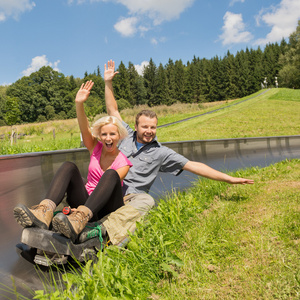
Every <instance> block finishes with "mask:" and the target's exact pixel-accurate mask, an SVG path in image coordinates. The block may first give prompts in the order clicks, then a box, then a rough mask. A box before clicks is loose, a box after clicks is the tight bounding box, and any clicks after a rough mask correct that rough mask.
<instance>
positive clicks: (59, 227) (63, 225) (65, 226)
mask: <svg viewBox="0 0 300 300" xmlns="http://www.w3.org/2000/svg"><path fill="white" fill-rule="evenodd" d="M52 226H53V228H54V230H55V231H56V232H59V233H61V234H63V235H64V236H66V237H67V238H69V239H71V241H72V242H73V243H74V242H75V241H76V238H77V234H76V233H75V231H74V230H73V228H72V225H71V223H70V222H69V220H68V218H67V216H66V215H64V214H63V213H58V214H57V215H55V216H54V218H53V219H52Z"/></svg>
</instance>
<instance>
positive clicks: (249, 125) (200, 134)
mask: <svg viewBox="0 0 300 300" xmlns="http://www.w3.org/2000/svg"><path fill="white" fill-rule="evenodd" d="M286 90H287V89H286ZM287 91H288V93H287V94H286V96H285V98H284V97H283V95H284V93H285V92H286V91H285V90H284V91H279V93H280V94H281V95H282V96H281V97H282V98H281V99H279V100H277V99H276V95H278V91H277V89H272V90H270V91H268V92H267V93H265V94H263V95H261V96H259V97H257V98H253V99H251V100H249V101H247V102H244V103H241V104H239V105H236V106H233V107H230V108H227V109H224V110H221V111H218V112H215V113H213V114H209V115H205V116H201V117H200V118H195V119H192V120H190V121H187V122H183V123H179V124H176V125H172V126H169V127H165V128H161V129H159V131H158V134H157V135H158V138H159V140H160V141H161V142H166V141H179V140H206V139H222V138H238V137H262V136H282V135H298V134H299V132H300V122H299V112H300V93H299V91H298V90H287ZM289 96H291V97H294V98H293V99H296V98H297V99H298V100H297V101H295V100H294V101H287V99H288V98H287V97H289ZM274 97H275V98H274Z"/></svg>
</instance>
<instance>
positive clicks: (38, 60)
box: [22, 55, 60, 76]
mask: <svg viewBox="0 0 300 300" xmlns="http://www.w3.org/2000/svg"><path fill="white" fill-rule="evenodd" d="M59 63H60V60H57V61H56V62H54V63H51V62H48V59H47V57H46V55H42V56H36V57H34V58H33V59H32V60H31V64H30V65H29V66H28V68H27V69H26V70H24V71H23V72H22V74H23V75H24V76H29V75H30V74H31V73H33V72H36V71H38V70H39V69H40V68H41V67H44V66H50V67H52V68H53V70H55V71H58V72H59V68H58V64H59Z"/></svg>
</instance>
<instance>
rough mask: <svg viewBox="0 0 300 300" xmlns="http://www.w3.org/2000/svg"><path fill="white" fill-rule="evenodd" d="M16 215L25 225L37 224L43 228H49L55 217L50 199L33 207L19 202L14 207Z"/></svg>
mask: <svg viewBox="0 0 300 300" xmlns="http://www.w3.org/2000/svg"><path fill="white" fill-rule="evenodd" d="M14 217H15V219H16V221H17V222H18V223H19V224H20V225H21V226H23V227H31V226H37V227H39V228H42V229H49V226H50V223H51V221H52V218H53V209H51V208H50V207H49V200H47V199H46V200H43V201H42V202H41V203H40V204H39V205H35V206H32V207H31V208H28V207H26V206H25V205H23V204H19V205H17V206H16V207H15V208H14Z"/></svg>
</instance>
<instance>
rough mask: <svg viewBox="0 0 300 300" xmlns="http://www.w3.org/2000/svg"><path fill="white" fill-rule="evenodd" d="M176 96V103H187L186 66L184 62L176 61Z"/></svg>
mask: <svg viewBox="0 0 300 300" xmlns="http://www.w3.org/2000/svg"><path fill="white" fill-rule="evenodd" d="M174 77H175V78H174V80H175V83H174V89H175V91H174V94H175V99H176V101H180V102H184V101H185V94H184V90H185V66H184V64H183V63H182V60H181V59H180V60H176V61H175V65H174Z"/></svg>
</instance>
